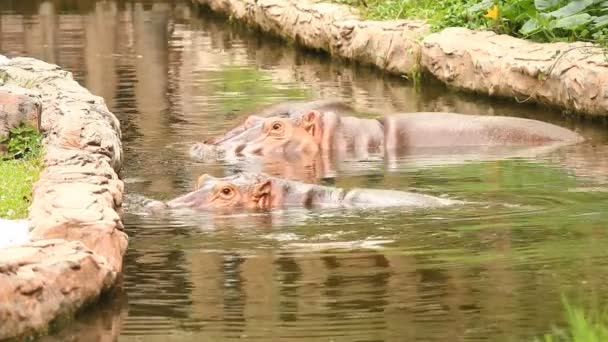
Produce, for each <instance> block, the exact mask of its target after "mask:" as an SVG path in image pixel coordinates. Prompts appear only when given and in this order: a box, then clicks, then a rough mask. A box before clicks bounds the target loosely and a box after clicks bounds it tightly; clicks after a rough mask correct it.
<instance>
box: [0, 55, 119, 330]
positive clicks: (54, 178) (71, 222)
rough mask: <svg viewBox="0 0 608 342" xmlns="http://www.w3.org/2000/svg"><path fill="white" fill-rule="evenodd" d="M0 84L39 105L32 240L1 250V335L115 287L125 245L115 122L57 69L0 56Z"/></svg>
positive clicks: (36, 325) (31, 326) (33, 326)
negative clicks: (40, 143) (40, 162)
mask: <svg viewBox="0 0 608 342" xmlns="http://www.w3.org/2000/svg"><path fill="white" fill-rule="evenodd" d="M0 86H2V87H3V88H6V89H9V88H13V89H14V88H20V89H21V92H22V93H23V94H26V95H27V96H30V97H32V98H35V99H36V100H37V101H39V103H40V104H41V110H42V111H41V117H40V118H41V119H40V126H41V131H42V132H43V134H44V147H45V157H44V170H43V172H42V173H41V175H40V179H39V180H38V182H37V183H36V184H35V185H34V189H33V196H32V205H31V206H30V215H29V222H30V227H31V232H30V237H31V239H32V240H33V242H32V243H29V244H26V245H23V246H18V247H12V248H6V249H2V250H1V251H0V303H1V304H0V322H2V324H1V325H0V339H3V338H7V337H12V336H19V335H23V334H30V333H33V332H36V331H40V330H42V329H44V328H45V327H46V326H47V325H48V324H49V322H51V321H53V320H55V319H56V318H58V317H63V316H66V315H68V316H69V315H71V314H73V313H74V312H75V311H76V310H78V309H79V308H80V307H81V306H83V305H85V304H87V303H91V302H93V301H95V300H96V299H97V298H98V297H99V295H100V294H102V293H103V292H105V291H107V290H109V289H110V288H112V287H113V286H114V285H115V283H116V282H117V279H118V275H119V274H120V273H121V271H122V256H123V254H124V252H125V250H126V248H127V243H128V239H127V235H126V234H125V232H124V231H123V225H122V220H121V215H120V214H121V206H122V196H123V191H124V185H123V182H122V180H121V179H120V178H119V176H118V172H119V171H120V169H121V167H122V145H121V141H120V138H121V134H120V125H119V123H118V120H117V119H116V117H115V116H114V115H113V114H112V113H111V112H110V111H108V109H107V107H106V105H105V103H104V100H103V99H102V98H101V97H98V96H94V95H92V94H91V93H90V92H89V91H88V90H86V89H85V88H83V87H81V86H80V85H79V84H78V83H77V82H76V81H74V80H73V79H72V76H71V74H70V73H69V72H66V71H63V70H61V69H60V68H59V67H58V66H56V65H51V64H47V63H44V62H41V61H38V60H35V59H31V58H14V59H7V58H5V57H3V56H0Z"/></svg>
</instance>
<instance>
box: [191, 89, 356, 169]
mask: <svg viewBox="0 0 608 342" xmlns="http://www.w3.org/2000/svg"><path fill="white" fill-rule="evenodd" d="M311 110H315V111H317V112H321V113H323V112H325V111H332V112H334V113H340V114H349V113H353V112H354V109H353V108H352V107H351V106H349V105H348V104H346V103H345V102H343V101H340V100H336V99H326V100H314V101H291V102H282V103H278V104H274V105H271V106H268V107H265V108H262V109H260V110H256V111H254V113H253V114H250V115H246V117H247V119H246V120H245V121H244V122H243V123H241V124H239V125H238V126H236V127H234V128H232V129H231V130H229V131H228V132H226V133H225V134H223V135H222V136H219V137H215V138H208V139H205V140H203V142H200V143H196V144H194V145H193V146H192V147H191V148H190V151H189V152H190V156H191V157H192V158H193V159H196V160H206V159H218V158H222V157H225V156H226V154H231V152H234V151H235V148H236V147H238V146H240V145H242V144H243V143H247V142H249V141H251V140H252V139H254V138H255V137H257V135H259V133H260V129H261V127H262V124H263V122H264V119H265V118H268V117H280V118H294V119H295V118H299V117H301V116H302V115H303V114H305V113H307V112H309V111H311Z"/></svg>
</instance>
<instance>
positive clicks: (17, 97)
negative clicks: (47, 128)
mask: <svg viewBox="0 0 608 342" xmlns="http://www.w3.org/2000/svg"><path fill="white" fill-rule="evenodd" d="M19 92H20V91H19V90H18V89H16V88H15V87H0V139H3V138H5V137H8V135H9V131H10V129H12V128H14V127H17V126H19V125H20V124H21V123H22V122H25V123H29V124H30V125H31V126H33V127H34V128H35V129H36V130H40V100H39V99H35V98H33V97H29V96H27V95H25V94H23V91H21V94H20V93H19ZM5 151H6V146H0V154H1V153H3V152H5Z"/></svg>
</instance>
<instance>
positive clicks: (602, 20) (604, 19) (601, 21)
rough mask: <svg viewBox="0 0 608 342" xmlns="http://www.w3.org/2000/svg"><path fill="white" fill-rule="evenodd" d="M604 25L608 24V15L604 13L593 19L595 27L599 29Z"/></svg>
mask: <svg viewBox="0 0 608 342" xmlns="http://www.w3.org/2000/svg"><path fill="white" fill-rule="evenodd" d="M604 26H608V15H602V16H601V17H596V18H595V19H593V28H595V29H599V28H602V27H604Z"/></svg>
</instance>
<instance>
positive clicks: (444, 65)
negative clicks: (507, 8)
mask: <svg viewBox="0 0 608 342" xmlns="http://www.w3.org/2000/svg"><path fill="white" fill-rule="evenodd" d="M193 1H195V2H198V3H199V4H203V5H206V6H208V7H209V8H211V9H212V10H214V11H217V12H221V13H224V14H226V15H229V16H230V17H231V18H235V19H238V20H241V21H243V22H245V23H247V24H249V25H251V26H255V27H257V28H259V29H261V30H262V31H265V32H270V33H273V34H276V35H278V36H281V37H283V38H287V39H289V40H295V41H297V42H298V43H300V44H302V45H303V46H306V47H308V48H312V49H318V50H323V51H326V52H329V53H330V54H332V55H334V56H337V57H342V58H346V59H350V60H354V61H357V62H360V63H363V64H371V65H375V66H377V67H379V68H381V69H383V70H386V71H388V72H390V73H395V74H406V75H412V74H416V73H417V72H419V71H421V70H426V71H428V72H430V73H431V74H433V75H434V76H435V77H436V78H438V79H439V80H441V81H443V82H444V83H446V84H448V85H450V86H454V87H456V88H459V89H463V90H467V91H473V92H477V93H482V94H486V95H489V96H499V97H515V98H517V99H518V100H520V101H529V102H536V103H543V104H548V105H553V106H559V107H561V108H563V109H566V110H570V111H574V112H577V113H581V114H585V115H591V116H606V115H607V113H608V90H607V89H608V87H607V83H608V60H606V58H605V52H604V50H602V49H601V48H599V47H598V46H595V45H592V44H590V43H551V44H541V43H533V42H530V41H526V40H523V39H519V38H514V37H510V36H506V35H497V34H495V33H494V32H489V31H471V30H468V29H465V28H448V29H445V30H443V31H441V32H438V33H433V34H431V33H430V27H429V26H428V25H427V24H426V23H425V22H424V21H419V20H388V21H367V20H361V19H360V18H359V16H358V15H357V13H356V12H355V11H354V10H353V9H352V8H350V7H348V6H344V5H337V4H328V3H322V2H310V1H296V0H245V1H242V0H193Z"/></svg>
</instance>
